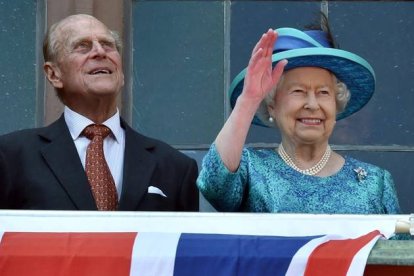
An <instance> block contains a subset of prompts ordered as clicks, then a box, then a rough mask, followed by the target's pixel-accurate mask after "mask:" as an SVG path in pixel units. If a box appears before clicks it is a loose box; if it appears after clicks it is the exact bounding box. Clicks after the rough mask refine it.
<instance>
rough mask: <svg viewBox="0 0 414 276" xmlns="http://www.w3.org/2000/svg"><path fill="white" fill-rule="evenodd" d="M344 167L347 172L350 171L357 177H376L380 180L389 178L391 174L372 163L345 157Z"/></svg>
mask: <svg viewBox="0 0 414 276" xmlns="http://www.w3.org/2000/svg"><path fill="white" fill-rule="evenodd" d="M344 158H345V167H346V168H348V170H352V171H353V172H355V173H356V174H357V175H358V176H359V177H362V178H365V177H366V176H378V177H380V178H383V177H387V178H390V177H391V174H390V172H389V171H388V170H386V169H384V168H382V167H380V166H377V165H375V164H372V163H368V162H365V161H362V160H359V159H356V158H353V157H350V156H345V157H344Z"/></svg>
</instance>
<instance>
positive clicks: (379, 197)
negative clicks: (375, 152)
mask: <svg viewBox="0 0 414 276" xmlns="http://www.w3.org/2000/svg"><path fill="white" fill-rule="evenodd" d="M328 37H329V35H328V33H327V32H323V31H319V30H312V31H304V32H302V31H300V30H297V29H292V28H282V29H277V30H276V31H274V30H272V29H269V30H268V31H267V32H266V33H265V34H263V35H262V37H261V38H260V40H259V41H258V43H257V44H256V46H255V47H254V49H253V52H252V56H251V58H250V62H249V65H248V67H247V68H246V69H245V70H243V71H242V72H241V73H240V74H239V75H238V76H237V77H236V78H235V80H234V81H233V83H232V85H231V88H230V92H231V103H232V107H233V111H232V113H231V115H230V117H229V118H228V120H227V122H226V123H225V125H224V126H223V128H222V130H221V131H220V133H219V134H218V136H217V138H216V140H215V142H214V143H213V144H212V146H211V148H210V150H209V152H208V153H207V155H206V156H205V158H204V160H203V166H202V171H201V173H200V176H199V178H198V181H197V184H198V187H199V189H200V191H201V193H202V194H203V195H204V196H205V198H206V199H207V200H208V201H209V202H210V203H211V204H212V205H213V206H214V207H215V208H216V209H217V210H218V211H248V212H284V213H292V212H295V213H359V214H385V213H399V212H400V208H399V204H398V200H397V196H396V191H395V188H394V184H393V180H392V177H391V175H390V173H389V172H388V171H386V170H384V169H382V168H379V167H377V166H374V165H372V164H368V163H364V162H361V161H358V160H356V159H353V158H351V157H342V156H341V155H339V154H338V153H336V152H334V151H332V149H331V147H330V146H329V137H330V136H331V134H332V131H333V129H334V126H335V122H336V120H339V119H342V118H345V117H347V116H349V115H351V114H353V113H354V112H356V111H358V110H359V109H361V108H362V107H363V106H364V105H365V104H366V103H367V102H368V101H369V99H370V98H371V96H372V94H373V92H374V89H375V75H374V71H373V69H372V68H371V66H370V65H369V64H368V62H367V61H365V60H364V59H362V58H361V57H359V56H357V55H355V54H352V53H350V52H347V51H343V50H339V49H335V48H332V43H330V42H329V39H328ZM272 63H273V64H275V66H274V69H272ZM252 121H253V123H255V124H259V125H265V126H270V127H278V128H279V130H280V133H281V138H282V141H281V143H280V144H279V147H278V148H277V149H275V150H269V149H263V150H255V149H251V148H245V147H244V143H245V140H246V136H247V133H248V130H249V127H250V124H251V123H252Z"/></svg>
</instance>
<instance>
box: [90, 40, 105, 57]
mask: <svg viewBox="0 0 414 276" xmlns="http://www.w3.org/2000/svg"><path fill="white" fill-rule="evenodd" d="M92 54H93V55H94V56H99V57H102V56H105V55H106V51H105V49H104V48H103V47H102V45H101V43H99V41H93V43H92Z"/></svg>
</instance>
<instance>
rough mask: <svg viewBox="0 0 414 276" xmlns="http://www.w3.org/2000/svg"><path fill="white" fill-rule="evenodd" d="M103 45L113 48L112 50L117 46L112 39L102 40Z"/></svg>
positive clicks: (105, 47) (106, 47)
mask: <svg viewBox="0 0 414 276" xmlns="http://www.w3.org/2000/svg"><path fill="white" fill-rule="evenodd" d="M101 46H102V47H103V48H104V49H111V50H112V49H115V48H116V45H115V42H112V41H101Z"/></svg>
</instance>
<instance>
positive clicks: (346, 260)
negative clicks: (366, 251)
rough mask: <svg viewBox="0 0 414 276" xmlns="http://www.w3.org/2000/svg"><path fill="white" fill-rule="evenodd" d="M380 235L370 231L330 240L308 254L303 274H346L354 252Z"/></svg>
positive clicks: (377, 232)
mask: <svg viewBox="0 0 414 276" xmlns="http://www.w3.org/2000/svg"><path fill="white" fill-rule="evenodd" d="M378 235H381V234H380V232H379V231H377V230H375V231H372V232H370V233H368V234H366V235H364V236H361V237H359V238H356V239H345V240H330V241H328V242H326V243H323V244H321V245H319V246H318V247H317V248H315V250H314V251H313V252H312V253H311V254H310V256H309V260H308V263H307V265H306V270H305V275H309V276H310V275H312V276H314V275H323V276H325V275H346V273H347V272H348V269H349V266H350V265H351V262H352V259H353V258H354V256H355V254H357V253H358V251H359V250H360V249H361V248H363V247H364V246H365V245H366V244H367V243H369V242H370V241H371V240H372V239H374V238H375V237H377V236H378Z"/></svg>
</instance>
